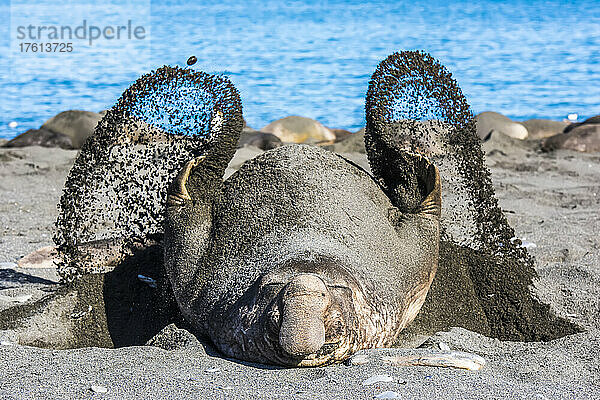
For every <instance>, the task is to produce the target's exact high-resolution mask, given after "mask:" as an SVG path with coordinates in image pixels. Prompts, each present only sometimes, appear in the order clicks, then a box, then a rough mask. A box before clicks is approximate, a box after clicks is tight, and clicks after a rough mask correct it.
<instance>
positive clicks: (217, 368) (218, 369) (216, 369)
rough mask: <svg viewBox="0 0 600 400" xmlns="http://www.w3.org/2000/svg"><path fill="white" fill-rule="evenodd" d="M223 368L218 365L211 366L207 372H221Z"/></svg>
mask: <svg viewBox="0 0 600 400" xmlns="http://www.w3.org/2000/svg"><path fill="white" fill-rule="evenodd" d="M220 370H221V368H219V367H216V368H209V369H207V370H206V372H219V371H220Z"/></svg>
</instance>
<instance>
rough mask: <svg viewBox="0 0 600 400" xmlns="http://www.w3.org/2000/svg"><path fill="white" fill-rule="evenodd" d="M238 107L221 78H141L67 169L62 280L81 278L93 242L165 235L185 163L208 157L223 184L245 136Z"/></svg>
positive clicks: (188, 74) (172, 73)
mask: <svg viewBox="0 0 600 400" xmlns="http://www.w3.org/2000/svg"><path fill="white" fill-rule="evenodd" d="M242 126H243V118H242V106H241V100H240V98H239V94H238V92H237V90H236V89H235V87H234V86H233V84H232V83H231V82H230V81H229V80H228V79H227V78H226V77H222V76H213V75H209V74H206V73H203V72H197V71H194V70H189V69H181V68H177V67H175V68H172V67H167V66H165V67H162V68H160V69H158V70H156V71H153V72H151V73H149V74H146V75H144V76H142V77H141V78H140V79H138V80H137V81H136V82H135V83H134V84H133V85H132V86H131V87H129V88H128V89H127V90H126V91H125V92H124V93H123V95H122V96H121V98H120V99H119V101H118V103H117V104H116V105H115V106H114V107H113V108H112V109H110V110H108V111H107V112H106V114H105V116H104V118H103V119H102V120H101V121H100V122H99V123H98V126H97V127H96V129H95V131H94V134H93V135H92V136H91V137H90V138H89V139H88V140H87V142H86V143H85V144H84V146H83V148H82V150H81V152H80V154H79V156H78V157H77V159H76V161H75V164H74V166H73V168H72V169H71V171H70V173H69V176H68V177H67V182H66V184H65V188H64V190H63V195H62V198H61V200H60V204H59V217H58V220H57V223H56V227H57V232H56V235H55V242H56V244H57V246H58V247H59V250H60V251H61V253H62V255H63V257H64V260H65V261H64V263H63V265H62V266H61V267H60V268H59V272H60V274H61V276H62V277H63V279H66V280H70V279H72V278H73V277H76V276H77V275H80V274H82V273H86V272H99V271H96V270H95V269H93V268H88V267H87V266H86V263H85V258H86V255H85V254H82V252H81V251H79V250H78V249H80V248H81V245H82V244H84V243H87V242H90V241H94V240H103V239H111V238H126V239H129V238H144V237H147V236H149V235H152V234H159V235H160V234H162V231H163V221H164V208H165V204H166V196H167V188H168V187H169V184H170V183H171V182H172V181H173V178H174V177H175V175H176V174H177V172H178V171H179V170H181V168H182V167H183V165H184V164H185V163H186V162H187V161H189V160H190V159H193V158H196V157H199V156H201V155H205V154H210V155H211V157H210V160H207V163H206V165H207V168H208V169H210V171H212V172H211V175H212V176H218V179H216V178H215V181H218V180H220V178H221V177H222V175H223V172H224V171H225V168H226V167H227V164H228V162H229V161H230V159H231V158H232V157H233V154H234V152H235V144H236V143H237V140H238V138H239V134H240V132H241V130H242Z"/></svg>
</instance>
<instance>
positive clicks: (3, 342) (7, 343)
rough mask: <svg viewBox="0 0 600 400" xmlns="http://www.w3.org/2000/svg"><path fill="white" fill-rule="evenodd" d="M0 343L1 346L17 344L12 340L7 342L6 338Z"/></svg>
mask: <svg viewBox="0 0 600 400" xmlns="http://www.w3.org/2000/svg"><path fill="white" fill-rule="evenodd" d="M0 345H1V346H16V345H17V344H16V343H13V342H9V341H8V340H2V341H0Z"/></svg>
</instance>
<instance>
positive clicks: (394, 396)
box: [373, 390, 402, 399]
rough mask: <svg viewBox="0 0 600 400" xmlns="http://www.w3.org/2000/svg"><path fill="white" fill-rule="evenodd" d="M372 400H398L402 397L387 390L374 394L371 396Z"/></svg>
mask: <svg viewBox="0 0 600 400" xmlns="http://www.w3.org/2000/svg"><path fill="white" fill-rule="evenodd" d="M373 398H374V399H400V398H402V396H401V395H400V393H398V392H393V391H391V390H387V391H385V392H382V393H379V394H376V395H375V396H373Z"/></svg>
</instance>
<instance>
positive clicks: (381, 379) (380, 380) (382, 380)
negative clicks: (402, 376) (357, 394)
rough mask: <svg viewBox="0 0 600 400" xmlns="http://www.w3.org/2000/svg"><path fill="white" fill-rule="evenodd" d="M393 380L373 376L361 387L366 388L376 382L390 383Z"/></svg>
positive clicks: (391, 378)
mask: <svg viewBox="0 0 600 400" xmlns="http://www.w3.org/2000/svg"><path fill="white" fill-rule="evenodd" d="M393 380H394V378H393V377H391V376H389V375H373V376H372V377H370V378H368V379H365V380H364V381H363V383H362V385H363V386H368V385H372V384H374V383H378V382H392V381H393Z"/></svg>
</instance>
